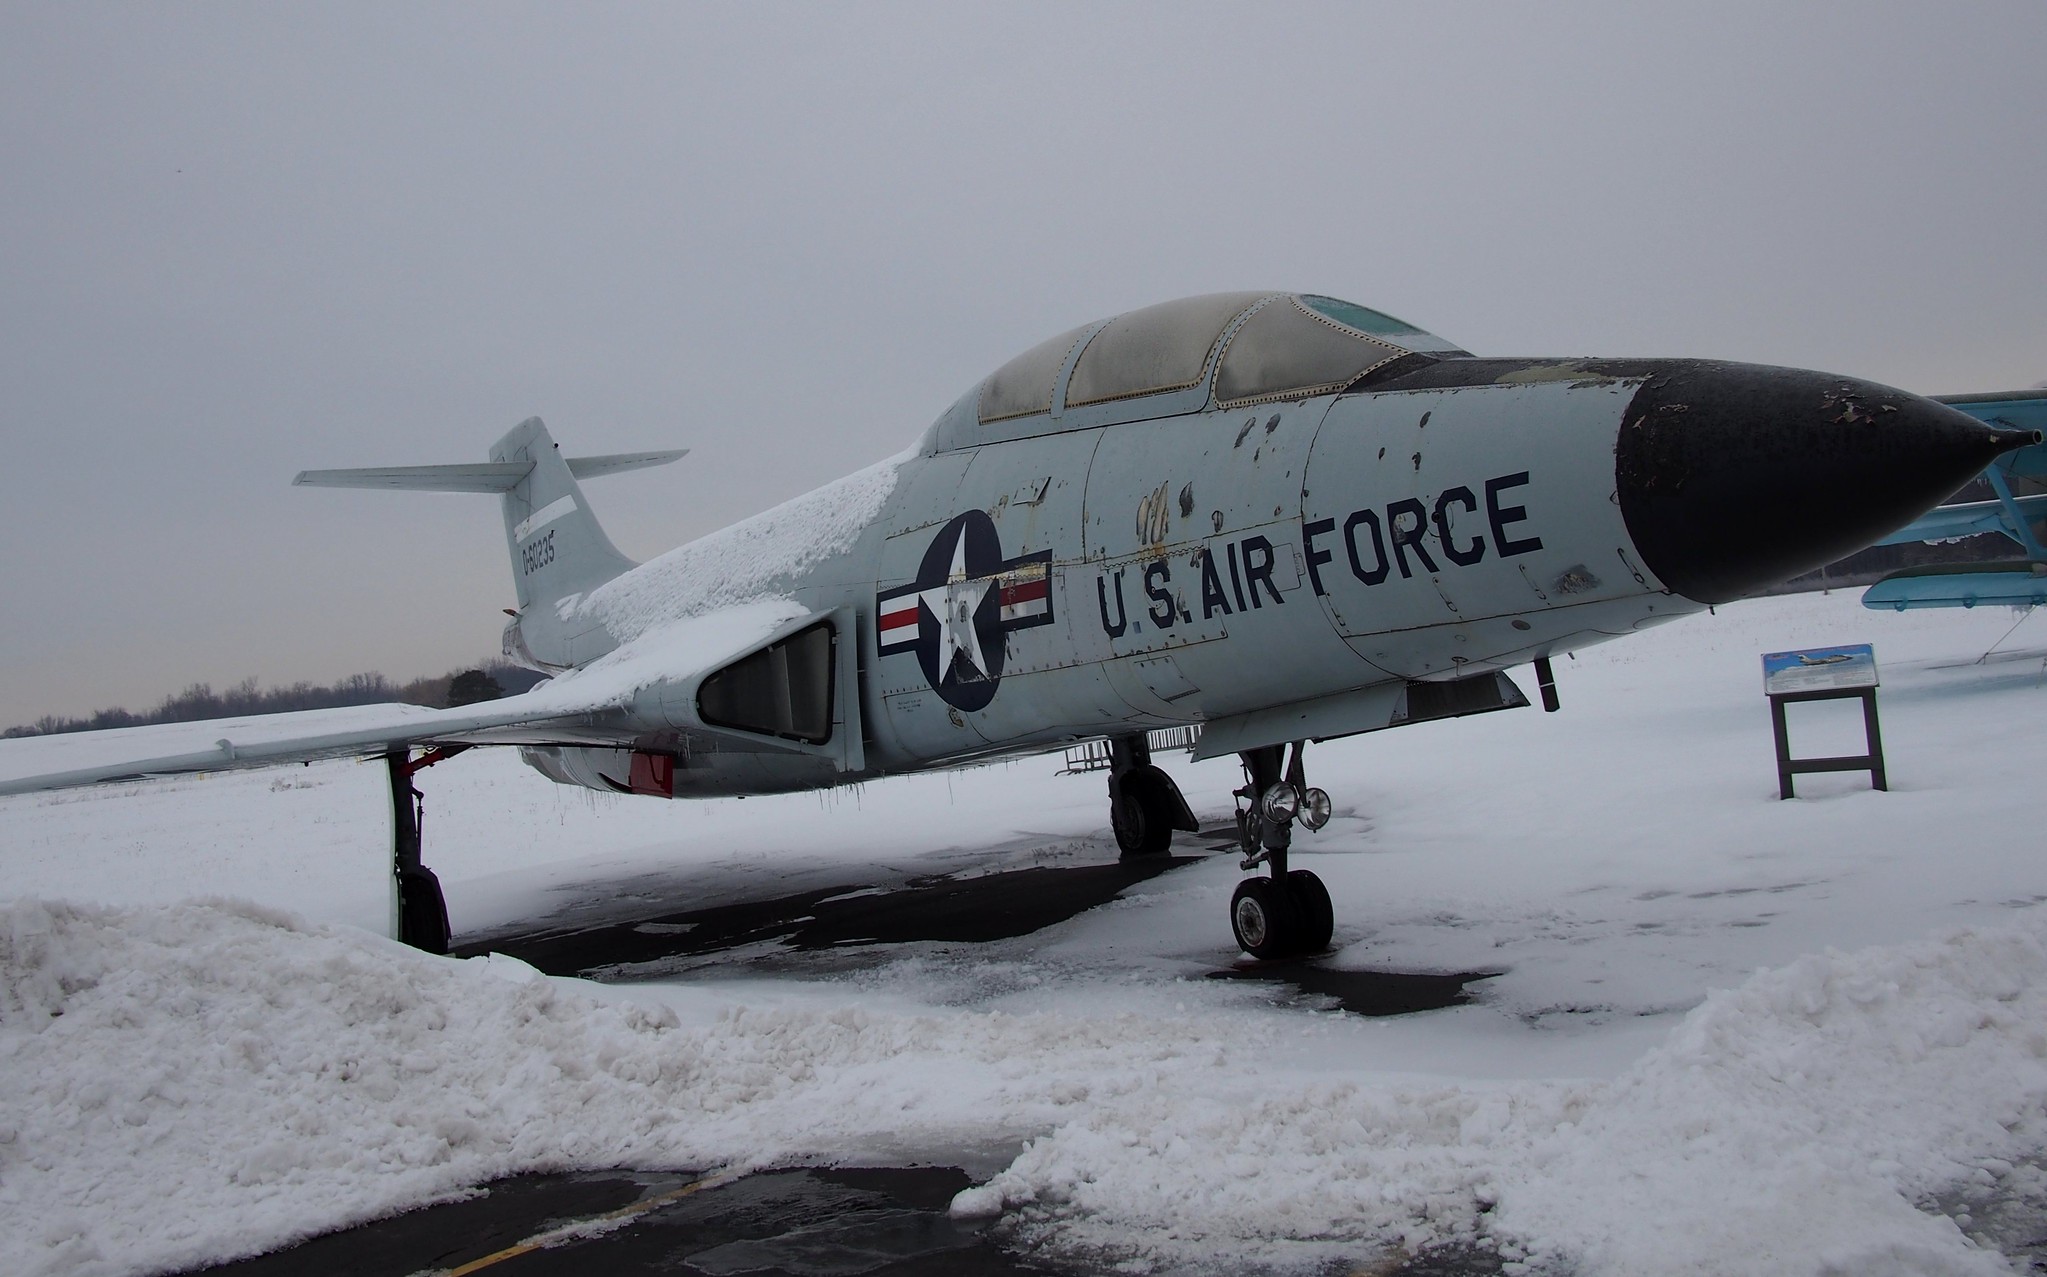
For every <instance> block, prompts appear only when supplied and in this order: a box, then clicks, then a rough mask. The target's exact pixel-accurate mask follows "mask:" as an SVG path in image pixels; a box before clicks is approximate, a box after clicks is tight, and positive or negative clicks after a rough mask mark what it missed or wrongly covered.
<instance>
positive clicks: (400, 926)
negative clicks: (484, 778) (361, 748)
mask: <svg viewBox="0 0 2047 1277" xmlns="http://www.w3.org/2000/svg"><path fill="white" fill-rule="evenodd" d="M467 748H469V747H468V746H467V745H446V746H442V747H440V748H438V749H429V750H427V751H426V752H425V753H423V754H421V755H420V756H419V757H418V758H414V757H412V751H411V750H409V749H405V748H398V749H388V750H385V751H384V767H385V770H386V771H387V772H389V773H390V777H391V921H392V928H391V929H392V933H393V934H394V935H396V936H397V938H398V939H399V940H400V941H401V942H402V943H405V944H409V945H411V946H412V947H413V948H415V949H424V950H426V951H427V952H428V953H446V952H447V951H448V903H447V901H446V900H445V899H444V898H443V897H442V895H441V880H440V879H439V878H436V877H434V871H433V870H431V869H429V868H427V867H426V866H425V865H423V864H421V863H420V859H419V853H420V831H421V830H422V829H423V828H424V827H425V824H426V807H425V802H426V799H425V795H423V794H421V793H420V792H419V791H418V790H417V789H414V788H413V787H412V777H413V775H414V773H416V772H418V771H420V770H421V769H423V768H427V767H431V766H433V765H434V764H435V763H438V762H440V761H441V760H442V759H444V758H453V757H454V756H455V755H457V754H459V753H461V752H462V751H463V750H465V749H467Z"/></svg>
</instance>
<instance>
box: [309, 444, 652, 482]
mask: <svg viewBox="0 0 2047 1277" xmlns="http://www.w3.org/2000/svg"><path fill="white" fill-rule="evenodd" d="M688 453H689V449H688V448H674V449H671V450H669V451H666V452H614V453H611V454H610V455H608V456H602V457H569V458H567V461H568V466H569V473H570V474H571V475H574V476H575V477H576V478H578V479H594V478H597V477H598V476H600V475H607V474H620V473H622V472H624V471H627V470H644V469H646V468H647V467H648V466H665V465H667V464H668V463H669V462H671V461H674V460H675V459H676V458H678V457H682V456H686V455H687V454H688ZM531 473H533V463H532V462H531V461H478V462H471V463H469V464H466V465H456V466H369V467H365V468H363V469H357V470H301V471H299V473H298V477H297V478H295V479H293V480H292V483H293V485H294V486H297V487H301V488H388V489H392V490H395V491H410V492H510V491H511V490H512V489H513V488H516V487H518V486H519V481H520V480H521V479H524V478H525V477H526V476H527V475H529V474H531Z"/></svg>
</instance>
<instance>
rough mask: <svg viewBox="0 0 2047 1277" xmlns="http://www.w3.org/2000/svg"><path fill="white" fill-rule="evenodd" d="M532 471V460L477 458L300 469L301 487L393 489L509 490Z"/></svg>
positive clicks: (295, 481) (296, 481)
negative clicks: (425, 463) (437, 463)
mask: <svg viewBox="0 0 2047 1277" xmlns="http://www.w3.org/2000/svg"><path fill="white" fill-rule="evenodd" d="M532 472H533V463H532V462H531V461H478V462H472V463H470V464H468V465H460V466H371V467H368V468H366V469H361V470H301V471H299V472H298V477H297V478H295V479H293V480H292V481H291V482H292V486H294V487H300V488H393V489H402V490H406V491H412V492H510V491H511V490H512V489H513V488H516V487H518V486H519V480H521V479H523V478H525V477H526V476H527V475H529V474H531V473H532Z"/></svg>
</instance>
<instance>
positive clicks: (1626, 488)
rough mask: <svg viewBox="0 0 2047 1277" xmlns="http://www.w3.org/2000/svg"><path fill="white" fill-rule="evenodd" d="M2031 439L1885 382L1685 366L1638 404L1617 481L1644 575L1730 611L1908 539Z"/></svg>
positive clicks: (1632, 408)
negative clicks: (1896, 534) (1996, 461)
mask: <svg viewBox="0 0 2047 1277" xmlns="http://www.w3.org/2000/svg"><path fill="white" fill-rule="evenodd" d="M2024 441H2025V440H2024V438H2022V437H2020V436H2016V435H2012V434H2010V433H2008V432H2002V431H1996V430H1992V429H1990V428H1989V427H1987V426H1985V425H1983V423H1981V422H1979V421H1976V420H1975V419H1973V418H1971V417H1968V416H1966V415H1964V414H1963V413H1960V412H1957V411H1955V410H1954V409H1952V408H1948V407H1945V406H1944V405H1941V404H1937V403H1935V402H1933V401H1932V400H1930V399H1922V398H1920V397H1919V396H1917V395H1913V394H1909V393H1907V392H1905V391H1902V390H1894V389H1891V388H1890V387H1888V386H1880V385H1877V384H1875V383H1873V382H1866V381H1857V380H1854V379H1852V378H1844V377H1834V376H1829V375H1827V374H1825V373H1816V372H1805V371H1801V370H1798V369H1791V368H1770V367H1761V366H1756V365H1750V364H1724V363H1708V362H1701V361H1691V360H1673V361H1670V362H1669V363H1668V364H1666V365H1662V366H1659V367H1658V368H1657V369H1656V371H1655V372H1654V374H1653V375H1651V376H1650V377H1649V378H1648V379H1647V380H1646V381H1645V382H1643V384H1642V387H1641V389H1640V390H1638V391H1637V392H1636V394H1635V397H1634V399H1633V401H1632V402H1631V403H1630V404H1629V406H1628V411H1627V413H1626V415H1625V416H1624V418H1623V420H1622V424H1621V427H1620V434H1619V437H1618V438H1617V440H1616V442H1615V447H1614V479H1615V488H1616V492H1617V495H1618V497H1619V500H1620V506H1621V513H1622V516H1623V517H1624V518H1625V519H1626V521H1627V525H1628V533H1629V535H1630V536H1631V537H1632V538H1633V540H1634V542H1635V546H1636V548H1637V549H1638V550H1639V551H1640V552H1641V558H1642V561H1643V563H1644V564H1646V565H1647V566H1648V568H1649V569H1650V570H1651V571H1652V572H1654V573H1655V574H1656V575H1657V576H1658V577H1659V578H1661V580H1662V582H1663V584H1664V585H1665V586H1666V587H1667V588H1669V589H1671V590H1673V591H1675V592H1676V593H1678V594H1682V595H1684V596H1685V597H1686V598H1690V599H1694V600H1697V601H1698V602H1701V603H1725V602H1728V601H1729V600H1731V599H1737V598H1741V597H1742V596H1743V595H1746V594H1750V593H1753V592H1754V591H1756V590H1758V589H1761V588H1763V587H1764V586H1768V585H1773V584H1775V583H1777V582H1779V581H1784V580H1788V579H1789V578H1791V577H1794V576H1796V575H1798V574H1799V573H1801V572H1806V571H1810V570H1812V569H1813V568H1816V567H1819V566H1821V565H1823V564H1826V563H1831V562H1833V561H1834V560H1836V559H1838V558H1841V557H1842V556H1843V555H1847V554H1851V553H1853V552H1854V551H1856V550H1859V549H1861V548H1862V547H1864V546H1866V545H1868V544H1870V543H1871V542H1872V541H1875V540H1876V539H1877V538H1878V537H1881V536H1883V535H1884V534H1885V533H1887V532H1891V531H1893V530H1895V529H1897V528H1899V527H1902V526H1904V525H1905V524H1906V523H1909V522H1910V521H1911V520H1913V519H1914V518H1917V517H1918V516H1919V515H1920V514H1922V513H1924V512H1925V511H1926V510H1928V509H1930V508H1932V507H1933V506H1934V505H1935V504H1937V503H1938V502H1940V501H1941V500H1942V499H1943V498H1945V497H1947V496H1948V495H1949V494H1950V493H1952V492H1953V491H1954V490H1955V489H1956V488H1957V487H1959V486H1961V485H1962V484H1963V483H1965V482H1967V481H1968V479H1969V478H1970V476H1972V475H1974V474H1975V473H1976V472H1978V471H1979V470H1981V469H1982V468H1983V467H1984V466H1985V465H1987V464H1989V462H1990V460H1991V458H1993V457H1995V456H1997V455H1998V454H1999V453H2001V452H2004V451H2006V450H2007V449H2009V448H2011V447H2015V446H2017V444H2018V443H2021V442H2024Z"/></svg>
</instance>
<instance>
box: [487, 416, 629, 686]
mask: <svg viewBox="0 0 2047 1277" xmlns="http://www.w3.org/2000/svg"><path fill="white" fill-rule="evenodd" d="M490 459H491V461H492V462H494V463H496V464H498V465H521V464H525V463H529V462H530V463H531V465H532V469H530V470H528V471H527V472H526V475H525V477H524V478H522V479H520V480H519V481H518V482H517V483H515V484H513V485H512V486H511V487H510V488H509V489H507V490H506V491H505V495H504V514H505V540H506V542H507V543H508V545H509V547H510V549H511V552H512V583H513V586H514V587H515V588H516V589H517V591H518V595H519V627H518V628H519V637H520V639H521V640H523V642H524V644H525V647H526V651H527V653H528V654H530V655H531V656H532V657H533V658H534V659H535V660H536V661H538V662H539V663H541V664H545V665H552V666H565V665H572V664H577V663H579V660H584V659H588V655H589V654H586V653H583V652H581V651H576V652H573V653H572V652H571V650H570V646H571V645H570V639H571V638H572V637H573V636H572V635H571V634H570V633H569V632H568V631H567V629H566V628H565V627H564V626H563V624H562V619H561V613H562V611H564V610H565V609H563V607H562V606H561V605H562V604H563V603H564V602H571V603H572V602H573V601H574V600H575V599H576V598H579V597H581V596H582V595H584V594H586V593H588V592H589V591H591V590H593V589H595V588H596V587H598V586H600V585H602V584H604V583H605V582H606V581H609V580H611V579H612V578H613V577H615V576H617V575H619V574H620V573H622V572H625V571H627V570H629V569H630V568H632V567H633V566H634V564H633V561H632V560H631V559H628V558H626V557H625V556H624V555H623V554H620V553H619V552H618V547H617V546H614V545H613V544H612V543H611V538H610V537H608V536H606V535H604V529H603V528H601V527H599V526H598V524H597V517H596V516H595V515H594V514H592V513H591V512H590V504H589V502H588V501H587V500H586V499H585V498H584V496H583V489H582V487H581V486H580V485H578V484H577V482H576V477H575V475H574V474H573V473H571V471H570V469H569V463H568V461H567V460H566V459H564V458H563V457H562V455H561V452H560V450H559V449H558V448H557V447H556V445H555V442H554V440H553V438H552V437H550V436H549V435H548V433H547V427H546V426H545V425H543V424H541V421H540V418H538V417H529V418H527V419H526V420H525V421H522V422H520V423H519V424H518V425H517V426H514V427H513V428H512V430H511V432H510V433H509V434H507V435H506V436H505V437H504V438H502V439H500V440H498V441H497V442H496V443H495V444H493V445H491V450H490Z"/></svg>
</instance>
